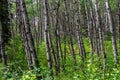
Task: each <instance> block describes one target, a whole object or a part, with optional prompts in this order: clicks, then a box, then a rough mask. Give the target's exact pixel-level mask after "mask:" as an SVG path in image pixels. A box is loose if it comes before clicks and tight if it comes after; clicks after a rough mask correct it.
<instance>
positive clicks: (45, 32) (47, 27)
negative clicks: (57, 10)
mask: <svg viewBox="0 0 120 80" xmlns="http://www.w3.org/2000/svg"><path fill="white" fill-rule="evenodd" d="M43 7H44V28H45V31H44V40H45V44H46V55H47V61H48V68H49V70H51V71H52V61H51V53H50V45H49V39H48V38H49V37H48V34H49V15H48V1H47V0H43ZM51 76H52V72H51Z"/></svg>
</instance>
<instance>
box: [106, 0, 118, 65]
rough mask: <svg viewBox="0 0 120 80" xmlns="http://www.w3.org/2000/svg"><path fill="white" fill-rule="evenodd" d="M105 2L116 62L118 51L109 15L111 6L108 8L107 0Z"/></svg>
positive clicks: (116, 61) (116, 60)
mask: <svg viewBox="0 0 120 80" xmlns="http://www.w3.org/2000/svg"><path fill="white" fill-rule="evenodd" d="M105 4H106V10H107V13H108V19H109V26H110V32H111V36H112V37H111V39H112V47H113V52H114V60H115V63H116V64H118V52H117V45H116V36H115V28H114V25H113V18H112V15H111V8H110V4H109V0H105Z"/></svg>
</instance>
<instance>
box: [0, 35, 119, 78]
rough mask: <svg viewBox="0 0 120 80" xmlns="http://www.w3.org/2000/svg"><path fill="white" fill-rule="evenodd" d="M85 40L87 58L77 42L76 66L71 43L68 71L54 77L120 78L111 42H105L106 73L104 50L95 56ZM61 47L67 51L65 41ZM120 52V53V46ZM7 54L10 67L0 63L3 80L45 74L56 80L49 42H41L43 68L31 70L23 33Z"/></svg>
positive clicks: (13, 42) (39, 55)
mask: <svg viewBox="0 0 120 80" xmlns="http://www.w3.org/2000/svg"><path fill="white" fill-rule="evenodd" d="M83 41H84V46H85V50H86V54H87V57H86V59H85V60H84V61H81V57H80V56H79V50H78V45H77V43H75V42H74V45H73V46H74V50H75V54H76V61H77V65H76V66H74V64H73V58H72V54H71V51H70V47H69V44H68V43H67V44H66V55H67V58H66V64H65V70H64V71H62V69H61V73H60V74H59V75H58V76H55V77H54V80H119V79H120V77H119V75H120V65H116V66H115V64H114V57H113V51H112V44H111V41H110V40H107V41H105V50H106V54H107V64H106V72H105V75H104V72H103V57H102V53H100V57H99V58H98V57H97V55H96V53H94V55H93V56H92V57H91V53H90V46H89V41H88V39H87V38H84V39H83ZM117 46H118V45H117ZM61 47H62V51H63V52H64V43H62V44H61ZM118 52H120V51H119V49H118ZM6 53H7V58H8V66H7V67H3V66H2V63H0V80H36V79H35V76H36V75H40V76H42V78H43V79H42V80H52V79H51V77H50V71H49V70H48V68H47V60H46V48H45V42H42V43H40V45H39V47H38V59H39V62H40V68H36V69H35V70H32V71H30V70H28V67H27V59H26V57H25V56H26V55H25V51H24V48H23V45H22V41H21V39H20V36H19V35H18V36H16V37H14V38H13V39H11V41H10V43H9V45H8V46H7V47H6ZM53 71H54V67H53ZM38 72H40V73H38Z"/></svg>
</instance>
